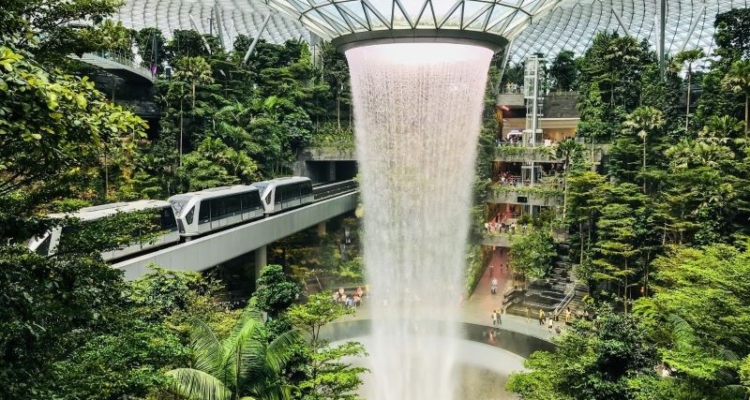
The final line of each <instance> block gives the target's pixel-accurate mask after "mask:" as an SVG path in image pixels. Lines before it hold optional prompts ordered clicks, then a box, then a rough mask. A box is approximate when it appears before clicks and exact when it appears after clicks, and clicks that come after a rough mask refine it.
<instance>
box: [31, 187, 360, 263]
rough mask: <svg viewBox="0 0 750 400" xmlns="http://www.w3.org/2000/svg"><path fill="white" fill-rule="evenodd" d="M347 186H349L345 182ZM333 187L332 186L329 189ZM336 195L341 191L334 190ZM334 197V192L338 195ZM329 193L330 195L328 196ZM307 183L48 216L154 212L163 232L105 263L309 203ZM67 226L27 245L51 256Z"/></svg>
mask: <svg viewBox="0 0 750 400" xmlns="http://www.w3.org/2000/svg"><path fill="white" fill-rule="evenodd" d="M344 183H345V184H350V183H351V182H344ZM335 185H336V186H335V187H333V188H331V189H332V190H336V189H339V190H349V186H341V187H340V188H339V186H340V185H341V184H335ZM328 186H329V187H330V186H334V185H333V184H332V185H328ZM339 192H340V191H339ZM339 192H335V193H339ZM332 193H333V192H332ZM314 201H315V198H314V194H313V187H312V181H311V180H310V179H309V178H304V177H287V178H277V179H273V180H269V181H264V182H259V183H256V184H253V185H236V186H225V187H219V188H212V189H206V190H202V191H198V192H191V193H183V194H178V195H174V196H172V197H170V198H169V199H168V200H167V201H161V200H139V201H134V202H130V203H114V204H104V205H100V206H95V207H86V208H82V209H80V210H79V211H77V212H75V213H70V214H52V215H49V217H51V218H61V219H62V218H65V217H72V218H77V219H80V220H81V221H96V220H99V219H102V218H105V217H109V216H112V215H114V214H116V213H118V212H135V211H140V210H147V209H154V210H156V211H158V213H159V218H158V223H157V225H158V224H160V225H161V227H160V228H161V230H162V231H163V233H162V234H161V235H160V236H158V237H157V238H156V239H155V240H154V241H153V242H143V243H142V242H141V241H139V240H137V239H136V240H134V241H133V243H131V244H130V245H128V246H126V247H124V248H120V249H116V250H113V251H108V252H105V253H102V258H103V259H104V260H105V261H112V260H115V259H120V258H123V257H127V256H131V255H133V254H138V253H144V252H146V251H148V250H151V249H154V248H157V247H162V246H166V245H169V244H174V243H178V242H179V241H180V240H181V238H182V239H186V240H187V239H189V238H191V237H195V236H201V235H205V234H208V233H211V232H214V231H218V230H221V229H224V228H227V227H230V226H233V225H238V224H241V223H246V222H249V221H253V220H256V219H260V218H263V217H264V216H265V215H271V214H276V213H278V212H281V211H284V210H288V209H291V208H295V207H300V206H303V205H307V204H310V203H313V202H314ZM69 230H70V228H69V227H67V226H63V227H56V228H54V229H52V230H51V231H49V232H47V233H46V234H45V235H43V236H42V237H40V238H33V239H31V240H29V244H28V245H29V248H30V249H31V250H32V251H36V252H38V253H40V254H44V255H48V254H53V253H54V252H55V249H56V248H57V246H58V245H59V243H60V239H61V237H63V238H64V237H65V233H66V231H69Z"/></svg>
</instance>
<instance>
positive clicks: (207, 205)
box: [195, 200, 211, 234]
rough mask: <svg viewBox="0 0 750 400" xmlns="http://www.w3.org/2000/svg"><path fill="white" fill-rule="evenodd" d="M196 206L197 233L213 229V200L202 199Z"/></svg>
mask: <svg viewBox="0 0 750 400" xmlns="http://www.w3.org/2000/svg"><path fill="white" fill-rule="evenodd" d="M196 207H198V224H197V225H198V231H197V232H195V233H196V234H202V233H206V232H208V231H210V230H211V202H210V201H209V200H202V201H200V202H198V203H197V204H196Z"/></svg>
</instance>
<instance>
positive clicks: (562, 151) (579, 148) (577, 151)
mask: <svg viewBox="0 0 750 400" xmlns="http://www.w3.org/2000/svg"><path fill="white" fill-rule="evenodd" d="M584 150H585V148H584V147H583V145H581V144H580V143H578V142H576V141H575V140H573V139H572V138H568V139H566V140H563V141H562V142H560V143H558V144H557V149H556V154H555V155H556V156H557V159H558V160H563V165H564V168H565V173H564V175H563V209H562V219H563V220H565V216H566V215H567V210H568V175H570V167H571V165H570V164H571V160H572V159H573V158H574V157H578V158H580V155H581V154H582V153H583V151H584Z"/></svg>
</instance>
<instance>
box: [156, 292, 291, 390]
mask: <svg viewBox="0 0 750 400" xmlns="http://www.w3.org/2000/svg"><path fill="white" fill-rule="evenodd" d="M298 339H299V333H298V332H297V331H294V330H291V331H287V332H285V333H283V334H281V335H279V336H277V337H276V338H275V339H273V341H270V342H269V341H268V333H267V332H266V330H265V327H264V324H263V322H262V321H261V316H260V313H259V312H258V311H257V310H255V309H254V308H253V307H252V306H250V307H248V308H247V309H245V310H244V311H243V313H242V314H241V315H240V318H239V320H238V321H237V323H236V325H235V327H234V328H233V329H232V331H231V333H230V335H229V336H228V337H226V338H224V339H219V338H218V337H217V336H216V334H215V333H214V332H213V331H212V330H211V328H209V327H208V325H206V323H204V322H203V321H201V320H194V321H193V329H192V332H191V334H190V350H191V357H192V361H191V363H190V367H187V368H177V369H173V370H171V371H168V372H167V373H166V374H167V376H169V377H171V378H173V384H172V386H171V389H170V390H171V391H172V392H174V393H175V394H177V395H179V396H182V397H184V398H186V399H191V400H238V399H241V400H251V399H272V400H278V399H288V398H290V393H291V388H289V387H286V386H285V385H283V384H282V382H281V376H280V373H281V369H282V367H283V366H284V363H285V362H286V361H287V360H288V359H289V357H290V354H289V347H290V346H292V345H293V344H294V343H295V342H296V341H297V340H298Z"/></svg>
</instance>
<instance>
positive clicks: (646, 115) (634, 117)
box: [623, 106, 664, 193]
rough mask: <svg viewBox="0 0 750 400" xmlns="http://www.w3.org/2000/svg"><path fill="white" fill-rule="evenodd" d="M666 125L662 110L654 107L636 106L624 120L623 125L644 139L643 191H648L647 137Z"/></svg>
mask: <svg viewBox="0 0 750 400" xmlns="http://www.w3.org/2000/svg"><path fill="white" fill-rule="evenodd" d="M663 125H664V115H663V114H662V112H661V110H658V109H656V108H654V107H649V106H642V107H638V108H636V109H635V110H634V111H633V112H632V113H630V114H629V115H628V117H627V119H626V120H625V122H623V126H624V127H625V128H626V129H628V130H630V131H634V132H635V133H636V135H638V137H639V138H641V140H642V141H643V157H642V160H643V167H642V169H641V171H642V179H643V193H646V138H647V137H648V135H649V132H653V131H654V130H656V129H659V128H661V127H662V126H663Z"/></svg>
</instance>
